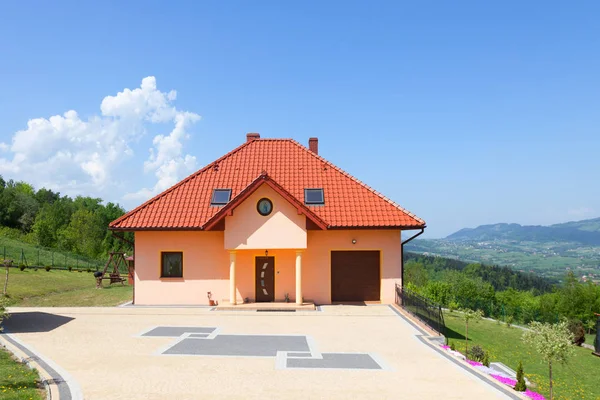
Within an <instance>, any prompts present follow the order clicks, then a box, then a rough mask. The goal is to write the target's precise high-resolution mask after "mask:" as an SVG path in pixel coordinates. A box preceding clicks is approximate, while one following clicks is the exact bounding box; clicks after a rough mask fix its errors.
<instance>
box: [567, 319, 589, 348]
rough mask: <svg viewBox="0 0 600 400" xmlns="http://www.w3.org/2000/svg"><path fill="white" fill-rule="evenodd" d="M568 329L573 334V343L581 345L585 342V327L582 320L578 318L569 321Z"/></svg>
mask: <svg viewBox="0 0 600 400" xmlns="http://www.w3.org/2000/svg"><path fill="white" fill-rule="evenodd" d="M569 331H571V333H572V334H573V344H575V345H577V346H581V345H582V344H583V343H584V342H585V329H584V327H583V322H581V321H580V320H578V319H572V320H570V321H569Z"/></svg>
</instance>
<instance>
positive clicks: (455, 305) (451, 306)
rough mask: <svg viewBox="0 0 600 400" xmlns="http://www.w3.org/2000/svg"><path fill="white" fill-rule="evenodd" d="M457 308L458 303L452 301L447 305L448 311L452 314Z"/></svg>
mask: <svg viewBox="0 0 600 400" xmlns="http://www.w3.org/2000/svg"><path fill="white" fill-rule="evenodd" d="M458 307H459V305H458V303H457V302H455V301H454V300H452V301H451V302H450V303H449V304H448V310H450V312H454V310H457V309H458Z"/></svg>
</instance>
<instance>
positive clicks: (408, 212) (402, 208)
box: [290, 139, 426, 225]
mask: <svg viewBox="0 0 600 400" xmlns="http://www.w3.org/2000/svg"><path fill="white" fill-rule="evenodd" d="M290 141H291V142H292V143H294V144H295V145H297V146H298V147H300V148H301V149H302V150H304V151H306V152H307V153H309V154H310V155H312V156H313V157H315V158H317V159H318V160H320V161H323V162H324V163H326V164H327V165H329V166H330V167H332V168H333V169H335V170H336V171H337V172H339V173H341V174H342V175H344V176H345V177H347V178H350V179H351V180H353V181H354V182H356V183H358V184H359V185H361V186H362V187H364V188H365V189H367V190H368V191H370V192H371V193H373V194H375V195H377V196H378V197H380V198H381V199H382V200H384V201H386V202H387V203H389V204H391V205H392V206H394V207H396V208H398V209H399V210H400V211H402V212H403V213H405V214H407V215H408V216H410V217H411V218H414V219H415V220H416V221H418V222H421V223H422V224H423V225H426V223H425V220H423V219H421V218H419V217H417V216H416V215H415V214H413V213H412V212H410V211H408V210H407V209H405V208H404V207H402V206H401V205H399V204H398V203H396V202H395V201H393V200H392V199H390V198H388V197H386V196H384V195H383V194H381V193H379V192H378V191H377V190H375V189H373V188H372V187H370V186H369V185H367V184H366V183H364V182H363V181H361V180H360V179H357V178H356V177H354V176H352V175H350V174H349V173H348V172H346V171H344V170H343V169H341V168H340V167H338V166H337V165H335V164H333V163H332V162H331V161H329V160H327V159H325V158H323V157H322V156H320V155H318V154H316V153H314V152H312V151H311V150H310V149H309V148H307V147H306V146H304V145H302V144H300V143H299V142H297V141H296V140H294V139H290Z"/></svg>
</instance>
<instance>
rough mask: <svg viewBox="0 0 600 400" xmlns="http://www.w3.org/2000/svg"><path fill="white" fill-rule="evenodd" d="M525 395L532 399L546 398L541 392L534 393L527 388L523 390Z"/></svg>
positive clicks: (544, 399)
mask: <svg viewBox="0 0 600 400" xmlns="http://www.w3.org/2000/svg"><path fill="white" fill-rule="evenodd" d="M525 396H527V397H529V398H530V399H533V400H546V398H545V397H544V396H542V395H541V394H539V393H536V392H532V391H531V390H529V389H527V390H526V391H525Z"/></svg>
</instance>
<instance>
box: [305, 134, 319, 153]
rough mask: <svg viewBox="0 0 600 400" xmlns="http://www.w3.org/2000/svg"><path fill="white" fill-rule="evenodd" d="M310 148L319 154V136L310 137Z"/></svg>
mask: <svg viewBox="0 0 600 400" xmlns="http://www.w3.org/2000/svg"><path fill="white" fill-rule="evenodd" d="M308 149H309V150H310V151H312V152H313V153H315V154H319V138H316V137H311V138H310V139H308Z"/></svg>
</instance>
